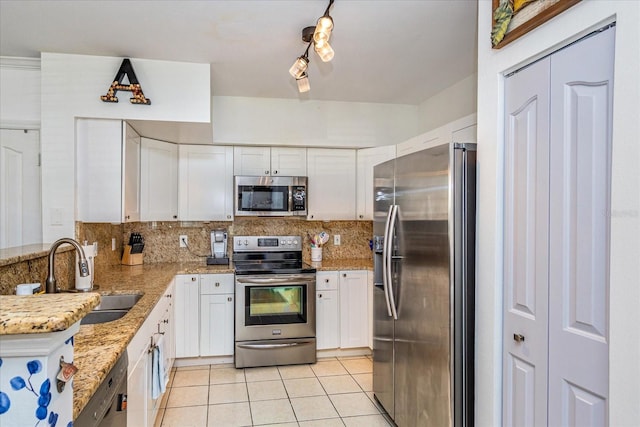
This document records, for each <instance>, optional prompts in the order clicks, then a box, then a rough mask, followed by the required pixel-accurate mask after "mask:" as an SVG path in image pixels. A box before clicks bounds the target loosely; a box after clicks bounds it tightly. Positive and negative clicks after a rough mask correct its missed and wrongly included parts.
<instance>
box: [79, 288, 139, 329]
mask: <svg viewBox="0 0 640 427" xmlns="http://www.w3.org/2000/svg"><path fill="white" fill-rule="evenodd" d="M140 298H142V295H140V294H123V295H102V296H101V297H100V304H98V305H97V306H96V307H95V308H94V309H93V310H92V311H91V312H89V313H88V314H87V315H86V316H85V317H84V318H83V319H82V320H81V321H80V324H81V325H94V324H96V323H105V322H112V321H114V320H118V319H120V318H121V317H122V316H124V315H125V314H127V313H128V312H129V310H130V309H131V307H133V306H134V305H135V304H136V303H137V302H138V300H139V299H140Z"/></svg>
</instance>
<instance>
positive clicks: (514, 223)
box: [503, 58, 550, 427]
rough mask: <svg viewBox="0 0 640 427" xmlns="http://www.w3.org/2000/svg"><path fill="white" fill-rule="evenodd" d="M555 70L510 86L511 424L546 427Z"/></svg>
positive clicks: (507, 336) (542, 69)
mask: <svg viewBox="0 0 640 427" xmlns="http://www.w3.org/2000/svg"><path fill="white" fill-rule="evenodd" d="M549 64H550V62H549V58H546V59H543V60H540V61H538V62H536V63H534V64H532V65H531V66H529V67H527V68H525V69H523V70H520V71H519V72H518V73H516V74H514V75H512V76H510V77H509V78H507V79H506V80H505V94H506V99H505V112H506V117H505V132H506V133H505V188H504V194H505V211H504V227H505V228H504V310H505V311H504V360H505V363H504V372H503V382H504V384H503V386H504V387H503V390H504V393H505V396H504V409H503V410H504V424H505V425H507V426H518V427H519V426H522V425H529V426H538V425H545V424H546V420H547V352H548V338H547V328H548V308H547V307H548V304H547V301H548V259H547V255H548V242H549V240H548V239H549V238H548V234H549V229H548V216H549ZM515 337H518V338H519V337H523V338H522V339H521V340H520V341H516V340H515Z"/></svg>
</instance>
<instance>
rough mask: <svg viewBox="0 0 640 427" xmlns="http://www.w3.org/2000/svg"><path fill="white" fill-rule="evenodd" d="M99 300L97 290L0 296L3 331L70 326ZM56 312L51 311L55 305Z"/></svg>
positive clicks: (32, 331)
mask: <svg viewBox="0 0 640 427" xmlns="http://www.w3.org/2000/svg"><path fill="white" fill-rule="evenodd" d="M99 303H100V295H98V294H97V293H95V292H89V293H82V294H74V293H70V294H40V295H2V296H0V335H17V334H42V333H47V332H59V331H64V330H66V329H69V327H70V326H71V325H73V324H74V323H76V322H78V321H80V320H81V319H82V318H83V317H84V316H85V315H86V314H87V313H89V312H90V311H91V309H93V308H94V307H95V306H97V305H98V304H99ZM52 308H54V309H55V312H52V311H53V309H52Z"/></svg>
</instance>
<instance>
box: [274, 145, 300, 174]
mask: <svg viewBox="0 0 640 427" xmlns="http://www.w3.org/2000/svg"><path fill="white" fill-rule="evenodd" d="M271 175H282V176H307V149H306V148H286V147H271Z"/></svg>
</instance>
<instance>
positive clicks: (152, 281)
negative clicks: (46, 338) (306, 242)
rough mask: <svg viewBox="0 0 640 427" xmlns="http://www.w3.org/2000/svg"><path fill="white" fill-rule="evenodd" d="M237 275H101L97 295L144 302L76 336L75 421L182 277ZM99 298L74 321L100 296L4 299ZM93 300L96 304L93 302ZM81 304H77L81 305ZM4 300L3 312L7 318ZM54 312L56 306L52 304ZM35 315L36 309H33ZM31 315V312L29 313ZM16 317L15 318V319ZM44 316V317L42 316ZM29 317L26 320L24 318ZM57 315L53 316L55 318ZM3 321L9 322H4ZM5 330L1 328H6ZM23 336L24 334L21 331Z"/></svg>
mask: <svg viewBox="0 0 640 427" xmlns="http://www.w3.org/2000/svg"><path fill="white" fill-rule="evenodd" d="M314 267H316V268H317V269H318V271H332V270H371V269H372V262H371V260H368V259H353V260H340V261H329V260H327V261H323V262H321V263H314ZM221 273H234V270H233V267H232V266H230V265H203V264H202V263H195V262H194V263H157V264H142V265H135V266H125V265H117V266H111V267H109V268H108V269H100V268H98V269H97V270H96V274H95V283H96V285H97V288H96V289H94V291H96V292H98V293H99V294H102V295H114V294H131V293H135V294H142V295H143V296H142V298H140V300H139V301H138V302H137V303H136V305H134V306H133V307H132V308H131V310H130V311H129V312H128V313H127V314H126V315H125V316H124V317H122V318H121V319H118V320H115V321H112V322H107V323H101V324H93V325H80V331H79V332H78V333H77V334H76V335H75V337H74V362H73V363H74V364H75V365H76V366H77V367H78V372H77V373H76V375H75V376H74V382H73V419H76V418H77V417H78V415H79V414H80V412H81V411H82V409H84V407H85V406H86V404H87V402H88V401H89V399H90V398H91V396H93V394H94V393H95V391H96V389H97V388H98V386H99V385H100V383H101V382H102V381H103V380H104V378H105V377H106V375H107V373H108V372H109V371H110V370H111V368H113V366H114V365H115V362H116V361H117V360H118V358H119V357H120V356H121V355H122V354H123V353H124V352H125V350H126V349H127V346H128V345H129V342H130V341H131V339H132V338H133V337H134V336H135V334H136V332H137V331H138V329H140V327H141V326H142V324H143V323H144V321H145V319H146V318H147V316H148V315H149V313H150V312H151V310H152V309H153V308H154V307H155V305H156V304H157V303H158V301H159V300H160V298H161V296H162V295H163V294H164V292H165V291H166V289H167V286H169V284H170V283H171V280H172V279H173V277H174V276H175V275H177V274H221ZM81 297H85V298H89V299H91V298H94V299H95V304H93V305H91V307H87V308H86V310H85V311H84V312H83V313H82V314H74V315H70V316H69V320H68V321H69V322H71V323H70V324H73V323H74V322H72V320H74V321H78V320H80V319H81V318H82V316H84V314H86V313H87V312H88V311H90V310H91V308H93V307H95V305H97V304H98V295H97V294H95V293H87V294H73V293H68V294H55V295H39V296H36V297H33V296H27V297H3V298H15V299H18V298H22V299H26V298H29V300H28V301H29V302H30V303H32V302H33V301H35V300H37V299H38V298H58V299H59V300H60V301H67V300H69V301H71V300H72V299H74V298H81ZM91 300H92V301H93V299H91ZM76 304H77V302H76ZM4 305H5V304H4V299H3V304H2V311H1V312H0V313H4ZM48 306H49V308H50V307H51V306H52V305H49V304H48ZM29 308H30V310H29V311H35V312H36V313H37V311H38V310H33V305H30V307H29ZM61 311H64V310H61ZM25 314H26V312H25ZM14 316H15V315H14V314H12V317H14ZM41 316H42V315H41ZM23 317H24V316H23ZM50 317H51V316H49V317H47V318H50ZM0 319H4V317H1V318H0ZM2 327H3V326H2V325H0V328H2ZM20 333H22V332H20Z"/></svg>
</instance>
